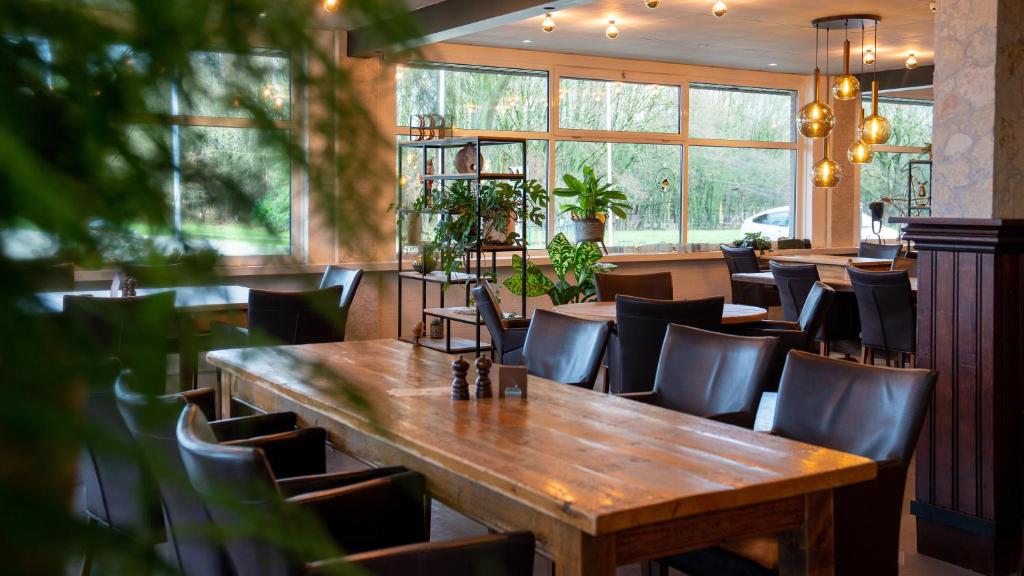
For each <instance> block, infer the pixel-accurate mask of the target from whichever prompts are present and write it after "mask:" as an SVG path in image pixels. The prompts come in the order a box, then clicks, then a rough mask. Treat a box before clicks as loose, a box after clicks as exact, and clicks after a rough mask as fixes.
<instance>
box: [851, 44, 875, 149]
mask: <svg viewBox="0 0 1024 576" xmlns="http://www.w3.org/2000/svg"><path fill="white" fill-rule="evenodd" d="M860 51H861V53H864V26H863V25H862V26H861V28H860ZM860 74H861V76H863V75H864V61H863V60H861V63H860ZM858 96H859V94H858ZM857 108H858V112H859V114H858V115H857V116H858V117H859V119H860V122H858V123H857V140H856V141H854V143H853V144H851V145H850V148H849V149H848V150H847V151H846V159H847V160H849V161H850V164H870V163H871V160H872V159H874V157H875V152H874V150H872V149H871V145H870V144H868V143H867V142H865V141H864V104H863V103H862V102H858V106H857Z"/></svg>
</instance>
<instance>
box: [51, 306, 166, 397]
mask: <svg viewBox="0 0 1024 576" xmlns="http://www.w3.org/2000/svg"><path fill="white" fill-rule="evenodd" d="M174 298H175V295H174V292H173V291H167V292H159V293H156V294H150V295H147V296H137V297H131V298H100V297H93V296H72V295H68V296H65V297H64V318H65V320H66V321H67V325H68V329H69V330H70V331H71V334H72V336H73V337H74V338H75V339H76V340H77V342H78V343H79V344H80V346H81V349H82V352H83V354H84V355H87V356H89V357H92V358H107V357H115V358H117V359H118V360H120V362H121V365H122V366H123V367H124V368H129V369H131V370H132V371H133V372H135V374H137V375H138V377H139V380H140V381H141V382H145V383H146V385H152V386H154V389H153V390H149V391H150V392H153V393H162V392H163V391H164V386H165V385H166V380H167V354H168V352H170V345H169V343H168V342H169V338H171V337H172V336H173V335H174V334H175V333H176V326H175V315H174ZM113 382H114V380H113V378H111V380H110V382H108V383H106V384H105V386H104V388H105V389H106V390H107V391H110V392H111V394H112V393H113V391H112V388H113ZM111 403H113V399H111Z"/></svg>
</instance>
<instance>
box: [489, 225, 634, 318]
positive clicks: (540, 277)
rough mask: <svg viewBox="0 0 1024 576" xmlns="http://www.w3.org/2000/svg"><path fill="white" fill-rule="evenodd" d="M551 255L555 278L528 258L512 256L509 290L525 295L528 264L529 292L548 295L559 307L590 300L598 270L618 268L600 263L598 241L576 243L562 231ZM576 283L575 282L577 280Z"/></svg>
mask: <svg viewBox="0 0 1024 576" xmlns="http://www.w3.org/2000/svg"><path fill="white" fill-rule="evenodd" d="M548 257H549V258H550V259H551V268H552V270H553V271H554V273H555V280H554V281H552V280H550V279H549V278H548V277H547V276H545V275H544V272H543V271H541V269H540V267H539V266H537V265H536V264H534V263H533V262H530V261H526V262H525V263H524V261H523V259H522V258H521V257H520V256H519V255H513V256H512V275H511V276H510V277H508V278H507V279H506V280H505V282H503V284H504V285H505V287H506V288H508V290H509V292H511V293H513V294H515V295H516V296H522V294H523V291H524V287H523V267H524V266H525V267H526V287H525V291H526V295H527V296H531V297H536V296H542V295H544V294H547V295H548V297H549V298H551V302H552V303H553V304H554V305H555V306H560V305H562V304H571V303H575V302H586V301H588V300H590V299H592V298H593V297H594V296H595V295H596V294H597V289H596V287H595V285H594V273H595V272H609V271H611V270H613V269H615V265H614V264H609V263H601V262H598V261H599V260H600V259H601V257H602V254H601V248H599V247H598V245H597V244H595V243H594V242H580V243H578V244H573V243H572V242H570V241H569V239H568V238H566V237H565V234H562V233H561V232H559V233H558V234H556V235H555V237H554V238H553V239H552V240H551V242H550V243H548ZM573 282H575V283H573Z"/></svg>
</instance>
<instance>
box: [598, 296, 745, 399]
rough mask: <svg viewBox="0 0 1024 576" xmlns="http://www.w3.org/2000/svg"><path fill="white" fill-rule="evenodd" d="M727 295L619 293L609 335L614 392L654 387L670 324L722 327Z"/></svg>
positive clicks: (645, 389)
mask: <svg viewBox="0 0 1024 576" xmlns="http://www.w3.org/2000/svg"><path fill="white" fill-rule="evenodd" d="M724 306H725V298H724V297H722V296H715V297H712V298H702V299H697V300H649V299H647V298H637V297H632V296H623V295H621V294H620V295H619V296H618V297H617V298H616V299H615V328H614V329H613V330H612V333H611V334H610V335H609V339H608V381H609V391H610V392H612V393H613V394H620V393H623V392H649V391H651V389H652V388H654V382H655V374H656V373H657V371H658V358H659V356H660V354H661V353H662V343H663V342H664V341H665V333H666V332H665V330H666V328H667V327H668V326H669V325H670V324H683V325H686V326H693V327H696V328H703V329H705V330H716V331H717V330H719V329H720V328H721V326H722V309H723V307H724Z"/></svg>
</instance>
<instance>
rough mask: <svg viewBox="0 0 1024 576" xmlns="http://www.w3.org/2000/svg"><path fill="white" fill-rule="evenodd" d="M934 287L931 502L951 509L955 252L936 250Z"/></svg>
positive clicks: (954, 478) (953, 488)
mask: <svg viewBox="0 0 1024 576" xmlns="http://www.w3.org/2000/svg"><path fill="white" fill-rule="evenodd" d="M935 281H936V286H935V288H936V290H935V294H934V300H933V302H934V304H933V309H932V321H933V322H934V330H935V334H936V336H937V337H936V339H935V340H934V341H933V342H932V350H933V354H934V361H933V364H932V366H933V368H934V369H935V370H937V371H938V372H939V379H938V382H937V383H936V385H935V404H934V405H933V406H932V410H933V411H934V413H935V430H934V434H935V436H934V439H933V443H934V456H933V458H934V461H933V465H932V469H933V471H934V475H935V477H934V479H933V486H934V488H933V489H934V493H933V495H932V503H933V504H935V505H936V506H942V507H943V508H950V509H952V508H953V506H954V502H955V495H956V482H957V475H956V473H955V470H956V461H955V460H956V449H955V446H953V443H954V440H955V437H956V436H955V434H956V410H955V406H954V404H955V402H956V376H957V372H956V339H955V338H954V335H955V334H956V331H955V329H956V323H955V320H956V305H957V299H956V253H954V252H938V253H936V258H935Z"/></svg>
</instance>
